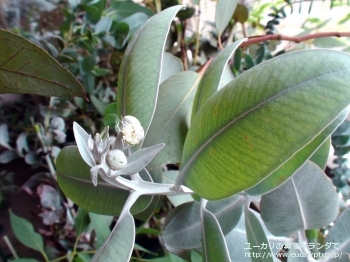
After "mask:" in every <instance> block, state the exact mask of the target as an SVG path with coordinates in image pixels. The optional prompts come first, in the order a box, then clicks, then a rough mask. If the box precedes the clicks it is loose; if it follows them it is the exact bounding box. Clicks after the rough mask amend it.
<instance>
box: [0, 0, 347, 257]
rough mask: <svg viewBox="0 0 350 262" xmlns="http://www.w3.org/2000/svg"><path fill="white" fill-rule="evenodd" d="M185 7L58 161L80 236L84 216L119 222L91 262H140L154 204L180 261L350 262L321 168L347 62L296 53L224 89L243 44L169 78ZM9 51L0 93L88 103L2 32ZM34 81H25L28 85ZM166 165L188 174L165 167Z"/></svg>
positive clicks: (64, 76)
mask: <svg viewBox="0 0 350 262" xmlns="http://www.w3.org/2000/svg"><path fill="white" fill-rule="evenodd" d="M225 3H226V4H227V1H219V2H218V5H222V4H225ZM219 7H220V6H219ZM220 8H222V6H221V7H220ZM220 8H219V9H220ZM182 9H184V7H183V6H174V7H171V8H168V9H166V10H164V11H162V12H160V13H158V14H157V15H155V16H153V17H151V18H150V19H148V20H147V22H146V23H145V24H144V25H143V26H142V27H141V28H140V29H139V30H138V31H137V32H136V33H135V35H134V37H133V38H132V40H131V41H130V43H129V44H128V47H127V49H126V51H125V54H124V57H123V61H122V64H121V68H120V72H119V75H118V90H117V99H116V102H115V103H112V104H110V105H109V106H108V107H107V108H106V111H105V118H104V120H105V121H104V123H105V124H106V128H105V129H104V130H102V132H101V133H98V134H95V135H94V136H93V135H92V134H88V133H87V132H86V131H85V130H84V129H83V128H82V127H81V126H80V125H79V124H78V123H74V126H73V131H74V135H75V140H76V144H77V146H68V147H65V148H63V149H62V150H61V151H60V153H59V155H58V156H57V159H56V163H55V164H56V168H57V170H56V171H57V181H58V184H59V186H60V188H61V189H62V191H63V193H64V194H65V195H66V196H67V197H68V198H70V199H71V200H72V201H73V202H74V203H75V204H77V205H78V206H79V211H78V214H77V216H76V217H75V221H74V223H75V225H74V227H75V229H76V233H77V235H79V234H81V233H82V232H83V231H84V230H86V228H87V227H88V224H89V223H87V222H86V221H87V220H89V219H90V220H91V223H94V226H95V228H98V227H102V226H103V225H102V223H101V220H97V219H96V217H95V216H96V214H104V215H110V216H118V217H119V218H118V221H117V223H116V224H115V226H114V228H113V230H112V232H111V233H110V235H109V237H107V238H106V239H103V238H101V236H100V235H99V234H97V239H98V241H97V242H96V247H97V248H98V249H97V251H96V252H95V253H94V256H93V257H92V261H121V262H126V261H129V260H130V259H132V258H131V256H132V252H133V249H134V244H135V220H134V218H137V219H141V220H144V221H147V220H148V218H149V217H150V216H152V215H153V214H154V212H155V209H156V206H157V202H158V200H159V195H166V196H167V197H168V198H169V200H170V201H171V202H172V203H173V205H174V206H175V208H174V209H173V210H172V211H171V212H169V214H168V215H167V217H166V220H165V229H164V231H163V232H162V236H161V241H162V243H163V245H164V247H165V248H166V249H167V250H168V251H169V252H170V253H172V254H175V255H177V256H179V257H181V258H182V259H184V260H187V261H202V260H203V261H278V257H284V259H287V257H288V259H287V261H288V262H290V261H315V260H322V261H336V260H339V259H341V261H349V259H348V257H349V256H348V254H347V252H349V249H350V246H349V242H350V241H349V239H350V232H349V227H348V223H347V221H349V216H350V214H349V209H346V210H344V211H343V212H342V213H341V214H340V216H339V217H338V215H339V204H338V196H337V192H336V190H335V188H334V186H333V185H332V183H331V181H330V180H329V179H328V178H327V177H326V175H325V173H324V172H323V169H324V168H325V163H326V159H327V156H328V151H329V146H330V135H331V134H332V133H333V132H334V130H336V128H337V127H338V126H339V125H340V124H341V123H342V122H343V120H344V119H345V118H346V116H347V115H348V113H349V110H350V108H349V104H350V103H349V101H350V89H349V87H348V83H349V81H350V74H349V73H350V72H349V71H350V56H349V55H347V54H345V53H343V52H339V51H332V50H326V49H319V50H305V51H295V52H290V53H287V54H283V55H280V56H278V57H274V58H271V59H270V60H268V61H265V62H262V63H259V64H258V65H256V66H254V67H252V68H250V69H249V70H247V71H246V72H244V73H242V74H240V75H239V76H238V77H236V78H235V77H233V76H232V79H229V81H228V79H227V77H225V78H224V77H223V74H224V71H225V69H226V67H227V63H228V61H229V59H230V57H231V56H232V55H233V54H234V53H235V51H236V50H237V48H238V47H239V46H240V45H241V44H242V43H244V42H245V41H246V39H241V40H238V41H236V42H234V43H233V44H232V45H229V46H226V47H225V48H224V49H223V50H222V51H220V52H219V53H218V55H217V56H216V57H215V59H213V60H212V61H211V62H210V63H207V64H206V65H205V66H204V67H203V68H201V69H199V70H197V72H193V71H181V72H178V68H176V69H173V70H172V69H171V68H170V67H169V70H170V71H166V72H164V71H163V69H164V67H163V65H164V64H165V63H168V64H170V63H177V62H178V60H177V59H176V58H175V57H174V56H172V55H171V54H168V53H166V52H165V50H164V46H165V42H166V38H167V34H168V31H169V28H170V26H171V23H172V21H173V19H174V17H175V16H176V14H177V13H178V12H179V11H180V10H182ZM224 10H225V9H224ZM231 11H232V12H233V11H234V10H231ZM230 15H231V16H232V14H230ZM216 19H223V20H222V21H217V25H220V26H219V28H218V29H219V31H220V30H221V29H222V28H225V25H227V23H228V20H227V15H226V14H225V15H224V17H219V16H217V18H216ZM220 28H221V29H220ZM221 33H222V32H221ZM221 33H219V35H220V34H221ZM3 43H5V44H3ZM0 44H2V47H3V48H6V50H5V51H7V52H8V54H7V55H6V56H0V69H1V70H0V80H1V82H0V91H1V92H22V93H23V92H26V93H42V94H46V95H48V96H53V95H55V96H82V97H86V94H85V92H84V89H83V88H82V87H81V85H80V84H79V82H78V81H77V80H76V79H75V78H74V77H73V76H72V75H71V74H70V73H69V72H68V71H67V70H65V69H64V68H62V67H61V66H60V65H59V64H58V63H57V62H55V61H54V60H53V59H52V58H51V57H49V56H48V55H47V54H46V53H45V52H44V51H42V50H41V49H40V48H37V47H34V45H32V44H30V43H29V42H28V41H26V40H24V39H22V38H20V37H18V36H15V35H13V34H11V33H8V32H4V31H0ZM28 56H30V57H32V58H31V60H30V62H29V64H28V63H27V61H26V58H27V57H28ZM174 61H176V62H174ZM26 64H28V66H27V67H23V65H26ZM34 64H35V66H30V65H34ZM12 74H13V75H16V76H18V79H17V80H16V81H13V79H12V78H11V77H10V76H12ZM25 81H28V82H29V83H30V85H28V86H26V87H25V88H24V89H20V88H19V86H21V85H22V83H23V82H25ZM34 87H35V88H34ZM109 129H114V130H112V132H111V133H110V131H109ZM166 164H179V166H180V168H179V170H177V171H167V170H165V169H163V168H162V167H164V165H166ZM257 211H258V212H257ZM10 215H11V222H12V225H14V229H15V234H16V236H19V239H20V241H22V242H23V243H27V245H28V246H30V247H31V248H33V249H35V250H38V251H40V252H41V253H42V255H43V257H44V258H45V260H46V261H48V256H47V254H46V252H45V250H44V246H43V241H42V238H41V236H40V235H39V234H37V233H35V232H34V231H33V227H32V226H31V225H29V224H28V223H27V222H23V221H22V220H21V219H20V218H18V217H17V216H15V215H14V214H13V213H12V212H11V213H10ZM337 217H338V219H337ZM336 219H337V220H336ZM335 220H336V222H335V224H334V226H332V227H330V228H328V226H329V225H330V223H332V222H333V221H335ZM97 221H98V222H99V223H101V224H99V223H96V222H97ZM320 228H326V229H325V230H322V231H320V230H319V229H320ZM22 231H25V232H26V233H25V234H22ZM320 233H325V235H322V237H321V239H320V240H318V234H320ZM326 233H327V234H326ZM77 241H78V239H77ZM135 247H136V245H135ZM76 248H77V247H76V246H75V247H74V250H73V253H72V255H71V256H69V255H67V258H71V259H73V258H74V256H75V255H76V254H77V253H76ZM86 254H87V253H86ZM174 257H175V256H173V255H169V259H170V261H175V259H173V258H174ZM79 259H81V260H83V259H82V258H81V257H80V256H79ZM84 261H85V260H84Z"/></svg>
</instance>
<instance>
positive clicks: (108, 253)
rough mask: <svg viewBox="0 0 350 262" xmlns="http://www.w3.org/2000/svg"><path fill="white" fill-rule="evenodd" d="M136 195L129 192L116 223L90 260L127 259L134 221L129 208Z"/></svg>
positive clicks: (132, 238)
mask: <svg viewBox="0 0 350 262" xmlns="http://www.w3.org/2000/svg"><path fill="white" fill-rule="evenodd" d="M138 197H139V194H138V193H137V192H132V193H130V195H129V197H128V199H127V201H126V203H125V205H124V208H123V211H122V213H121V215H120V217H119V218H118V221H117V224H116V225H115V226H114V228H113V230H112V232H111V234H110V235H109V237H108V238H107V240H106V241H105V243H104V244H103V245H102V246H101V247H100V248H99V249H98V250H97V252H96V253H95V255H94V256H93V258H92V260H91V262H99V261H116V262H119V261H120V262H126V261H129V259H130V257H131V253H132V250H133V248H134V243H135V222H134V218H133V217H132V215H131V214H130V211H129V210H130V208H131V206H132V205H133V204H134V203H135V201H136V200H137V198H138Z"/></svg>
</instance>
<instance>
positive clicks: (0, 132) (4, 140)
mask: <svg viewBox="0 0 350 262" xmlns="http://www.w3.org/2000/svg"><path fill="white" fill-rule="evenodd" d="M9 141H10V136H9V131H8V126H7V125H6V124H2V125H1V126H0V145H1V146H3V147H5V148H7V149H12V147H11V146H10V145H9Z"/></svg>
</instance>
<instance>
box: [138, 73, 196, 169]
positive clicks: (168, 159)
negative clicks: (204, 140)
mask: <svg viewBox="0 0 350 262" xmlns="http://www.w3.org/2000/svg"><path fill="white" fill-rule="evenodd" d="M197 79H199V78H198V74H197V73H195V72H190V71H186V72H181V73H179V74H176V75H174V76H172V77H170V78H169V79H167V80H166V81H165V82H164V83H163V84H161V85H160V88H159V97H158V103H157V107H156V111H155V113H154V117H153V120H152V123H151V126H150V128H149V132H148V133H147V136H146V138H145V140H144V141H143V145H142V147H149V146H151V145H155V144H158V143H165V146H164V148H163V149H162V151H161V152H159V154H158V155H156V156H155V158H154V159H153V160H152V161H151V163H150V164H149V165H148V166H147V168H148V169H149V170H152V169H154V168H156V167H157V166H160V165H161V164H168V163H179V162H180V161H181V155H182V149H183V144H184V142H185V138H186V134H187V131H188V128H189V125H190V113H189V112H191V106H192V101H193V97H194V94H195V92H196V87H197V84H198V82H199V81H198V80H197Z"/></svg>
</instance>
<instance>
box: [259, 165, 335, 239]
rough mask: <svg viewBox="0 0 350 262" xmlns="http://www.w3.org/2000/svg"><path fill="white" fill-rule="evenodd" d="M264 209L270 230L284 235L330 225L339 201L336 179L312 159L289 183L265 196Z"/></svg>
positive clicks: (263, 200)
mask: <svg viewBox="0 0 350 262" xmlns="http://www.w3.org/2000/svg"><path fill="white" fill-rule="evenodd" d="M281 196H283V197H281ZM286 199H288V201H286ZM260 208H261V217H262V219H263V220H264V222H265V225H266V227H267V228H268V230H269V231H270V232H271V233H272V234H274V235H276V236H283V235H290V234H292V233H294V232H296V231H299V230H305V229H313V228H320V227H324V226H327V225H328V224H329V223H331V222H332V221H334V219H335V218H336V217H337V215H338V211H339V204H338V196H337V192H336V190H335V188H334V186H333V184H332V182H331V181H330V180H329V179H328V178H327V176H326V175H325V174H324V173H323V171H322V170H321V169H320V168H319V167H318V166H317V165H316V164H315V163H313V162H311V161H308V162H306V163H305V165H304V166H303V167H302V168H301V169H300V170H299V171H298V172H296V173H295V175H294V176H293V177H292V178H291V179H290V180H288V181H287V182H286V183H285V184H283V185H282V186H280V187H279V188H277V189H276V190H274V191H272V192H271V193H268V194H266V195H263V196H262V197H261V202H260Z"/></svg>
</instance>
